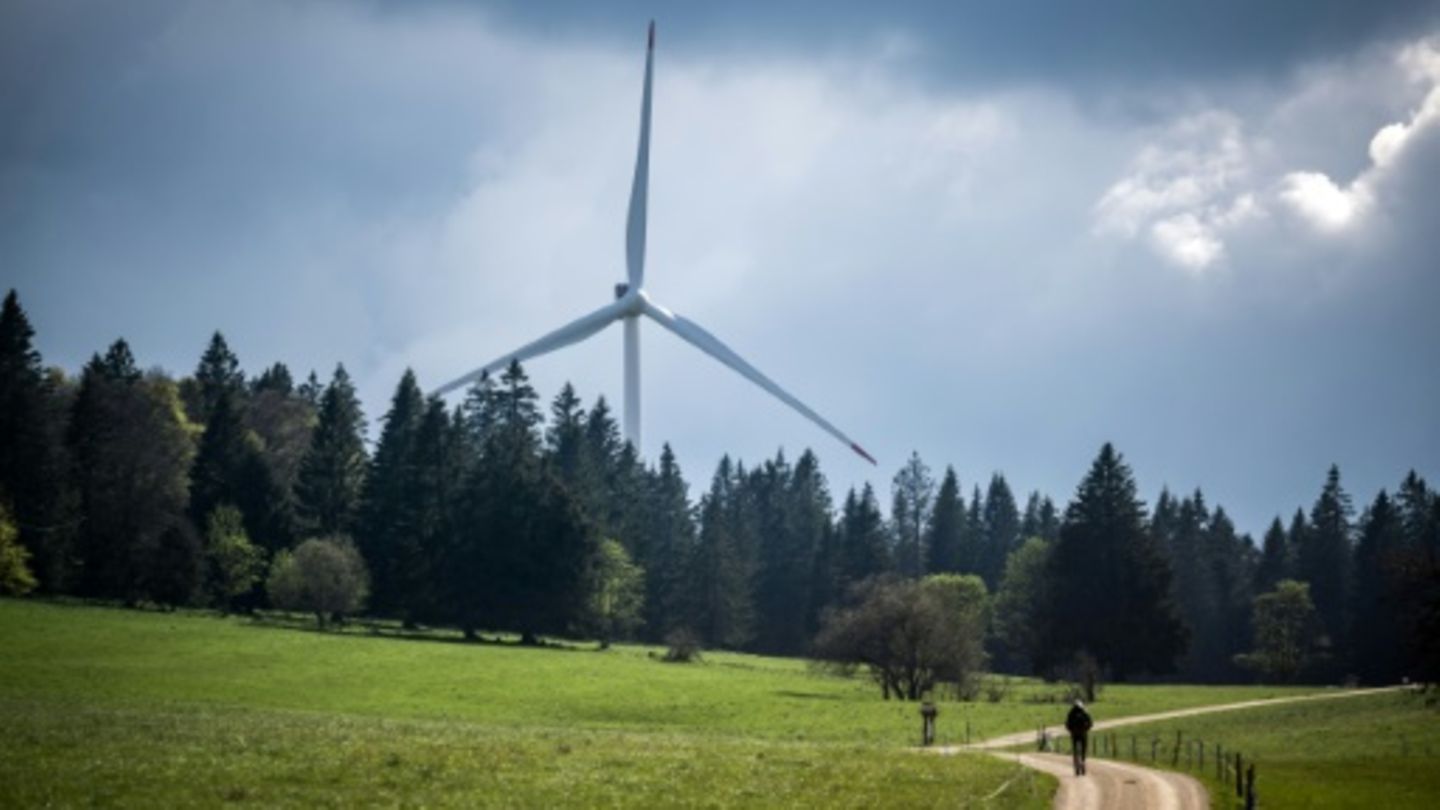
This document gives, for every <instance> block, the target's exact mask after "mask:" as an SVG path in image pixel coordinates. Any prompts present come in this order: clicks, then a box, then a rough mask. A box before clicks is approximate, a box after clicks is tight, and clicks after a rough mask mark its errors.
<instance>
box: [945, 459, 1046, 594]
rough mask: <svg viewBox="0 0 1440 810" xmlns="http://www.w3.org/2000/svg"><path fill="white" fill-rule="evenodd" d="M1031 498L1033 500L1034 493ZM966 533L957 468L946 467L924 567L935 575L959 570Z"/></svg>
mask: <svg viewBox="0 0 1440 810" xmlns="http://www.w3.org/2000/svg"><path fill="white" fill-rule="evenodd" d="M1031 500H1032V502H1033V501H1034V498H1033V496H1032V499H1031ZM964 534H965V499H964V496H962V495H961V494H960V482H959V479H958V478H956V476H955V468H954V467H946V468H945V477H944V478H943V479H941V481H940V489H939V491H938V492H936V494H935V508H934V509H932V510H931V511H930V523H929V525H928V526H927V527H926V529H925V570H927V571H929V572H931V573H935V574H950V573H959V572H960V544H961V542H962V541H963V539H964Z"/></svg>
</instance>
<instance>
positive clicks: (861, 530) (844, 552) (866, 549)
mask: <svg viewBox="0 0 1440 810" xmlns="http://www.w3.org/2000/svg"><path fill="white" fill-rule="evenodd" d="M837 531H838V533H839V539H838V541H837V546H838V547H839V564H838V565H837V566H836V572H837V576H836V580H837V581H836V592H837V594H838V595H839V596H840V598H842V599H845V598H847V597H848V596H849V595H850V590H851V588H852V587H853V586H854V585H856V584H858V583H860V582H863V581H864V580H866V579H869V578H871V577H873V576H876V575H878V574H883V573H886V572H888V571H890V570H892V564H891V560H890V551H889V549H890V542H889V539H888V538H887V537H886V532H885V520H884V517H883V516H881V514H880V505H879V504H878V503H877V502H876V500H875V490H874V489H872V488H871V487H870V484H868V483H867V484H865V486H864V487H863V488H862V489H861V491H860V494H859V495H856V494H855V490H853V489H852V490H850V492H849V494H847V495H846V496H845V505H844V507H843V508H842V509H841V513H840V526H839V528H838V529H837Z"/></svg>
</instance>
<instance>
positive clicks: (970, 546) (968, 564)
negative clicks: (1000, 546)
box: [960, 486, 985, 576]
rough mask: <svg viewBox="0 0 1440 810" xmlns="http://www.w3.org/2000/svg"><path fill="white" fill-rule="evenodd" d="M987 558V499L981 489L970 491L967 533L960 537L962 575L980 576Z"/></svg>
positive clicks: (966, 512)
mask: <svg viewBox="0 0 1440 810" xmlns="http://www.w3.org/2000/svg"><path fill="white" fill-rule="evenodd" d="M984 558H985V499H984V498H983V497H981V495H980V487H979V486H975V487H973V488H971V490H970V506H969V507H968V508H967V509H966V511H965V531H964V532H963V533H962V534H961V535H960V573H962V574H975V575H976V576H979V575H980V571H981V569H982V568H983V565H984V563H983V561H984Z"/></svg>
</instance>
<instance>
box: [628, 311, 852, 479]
mask: <svg viewBox="0 0 1440 810" xmlns="http://www.w3.org/2000/svg"><path fill="white" fill-rule="evenodd" d="M645 314H646V315H648V316H650V318H651V319H653V320H654V321H655V322H656V323H658V324H660V325H661V326H663V327H665V328H666V329H669V330H670V331H671V332H674V333H675V334H676V335H678V336H679V337H680V339H681V340H684V341H685V342H687V343H689V344H690V345H692V346H694V347H695V348H697V349H699V350H700V351H702V352H705V353H706V354H708V355H710V356H711V357H713V358H715V359H716V360H719V361H720V362H721V363H724V364H725V365H727V366H729V367H730V368H732V369H734V370H735V371H736V372H737V373H739V374H740V376H742V377H744V378H746V379H748V380H749V381H750V382H753V383H755V384H756V385H758V386H760V387H761V388H763V389H765V390H766V391H769V392H770V393H771V394H773V395H774V396H775V397H776V398H777V399H779V400H780V401H781V402H783V403H785V404H786V405H789V406H790V407H792V408H794V409H795V410H797V411H799V412H800V414H801V415H802V416H804V417H805V418H806V419H809V420H810V421H811V422H814V423H815V424H817V425H819V426H820V428H821V429H822V430H824V431H825V432H826V433H829V434H830V435H831V436H834V437H835V438H837V439H839V440H840V441H842V442H844V443H845V445H846V446H847V447H849V448H850V449H851V450H854V451H855V452H856V453H858V454H859V455H860V456H861V457H862V458H864V459H865V460H866V461H868V462H870V463H871V464H875V463H876V462H875V457H874V456H872V455H870V454H869V453H867V452H865V450H864V448H862V447H861V446H860V445H859V444H857V443H855V441H854V440H852V439H851V438H850V437H849V436H846V435H845V434H844V433H842V432H841V431H840V429H839V428H837V427H835V426H834V425H832V424H830V423H829V422H828V421H826V420H825V418H824V417H822V416H821V415H820V414H818V413H816V412H815V411H813V410H811V409H810V407H809V406H808V405H806V404H805V403H803V402H801V401H800V400H798V399H796V398H795V397H793V396H791V395H790V393H789V392H788V391H786V390H785V389H784V388H781V387H780V386H779V385H776V384H775V381H773V380H771V379H770V378H769V377H766V376H765V375H764V374H761V373H760V370H759V369H757V368H755V367H754V366H752V365H750V364H749V363H747V362H745V358H743V357H741V356H740V355H738V354H736V353H735V352H734V351H733V350H731V348H730V347H729V346H726V345H725V344H724V343H721V342H720V339H719V338H717V337H715V336H714V335H712V334H710V333H709V332H707V331H705V329H704V327H702V326H700V324H698V323H695V322H694V321H692V320H690V319H688V318H685V317H683V316H680V315H676V314H675V313H673V312H671V311H670V310H668V309H666V308H664V307H662V306H659V305H658V304H655V303H654V302H651V301H646V302H645Z"/></svg>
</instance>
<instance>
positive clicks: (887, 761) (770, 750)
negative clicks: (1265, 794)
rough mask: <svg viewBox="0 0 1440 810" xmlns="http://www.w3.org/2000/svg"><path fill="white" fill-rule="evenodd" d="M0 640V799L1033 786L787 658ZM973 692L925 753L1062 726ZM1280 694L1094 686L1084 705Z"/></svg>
mask: <svg viewBox="0 0 1440 810" xmlns="http://www.w3.org/2000/svg"><path fill="white" fill-rule="evenodd" d="M0 647H3V649H4V650H5V655H4V656H3V658H0V722H3V726H4V728H5V729H6V733H5V734H4V735H3V736H0V805H34V804H44V803H51V804H61V805H68V804H101V805H110V806H136V805H146V804H150V805H153V804H155V803H157V802H160V803H168V804H187V805H197V804H199V805H204V804H223V803H228V802H241V803H254V804H264V805H275V804H306V805H313V804H321V805H335V806H339V805H350V804H354V803H357V802H375V803H382V804H396V803H403V804H426V805H471V806H473V805H485V804H493V805H512V806H513V805H516V804H522V805H532V806H533V805H541V804H554V803H556V802H558V801H561V800H564V801H568V802H572V803H582V804H585V805H602V806H619V805H625V806H631V805H635V806H644V805H654V804H671V805H673V804H689V805H695V806H725V805H733V804H747V805H759V806H767V805H768V806H780V805H795V804H807V805H822V804H823V805H827V806H860V805H867V806H874V805H877V804H879V805H890V806H899V805H906V806H954V805H955V804H960V803H964V802H965V801H968V800H975V799H978V798H979V797H984V796H988V795H992V794H994V795H995V798H994V801H995V802H997V803H999V804H1001V805H1004V806H1014V807H1026V806H1034V807H1041V806H1046V805H1047V804H1048V801H1049V797H1050V795H1051V794H1052V793H1053V790H1054V783H1053V781H1051V780H1048V779H1047V778H1045V777H1042V776H1037V775H1031V774H1030V773H1029V772H1026V771H1021V770H1019V769H1017V768H1016V766H1013V765H1010V764H1007V763H1004V762H1000V761H998V760H994V759H992V758H989V757H986V756H983V755H964V756H960V757H945V758H938V757H919V756H915V755H914V753H913V752H912V751H910V750H909V748H910V747H911V746H913V745H914V744H915V743H916V742H917V739H916V738H917V736H918V732H919V718H918V715H917V712H916V706H915V705H914V704H904V703H898V702H886V701H883V700H881V699H880V697H879V695H878V690H877V689H876V688H875V687H874V686H873V685H872V684H871V683H870V682H868V681H867V680H865V679H863V678H858V677H857V678H846V677H839V676H836V675H833V674H826V673H823V672H819V671H816V670H814V669H812V668H811V667H809V666H808V665H807V664H806V663H805V662H803V661H798V660H794V659H779V658H766V657H761V656H752V655H741V654H733V653H719V652H715V653H706V654H705V655H704V657H703V659H702V660H701V661H700V662H698V663H692V664H672V663H665V662H663V661H661V660H659V659H658V654H657V651H656V650H655V649H654V648H647V647H643V646H627V645H617V646H615V647H612V648H611V649H609V650H604V651H601V650H598V649H596V647H595V645H593V644H572V645H568V646H563V647H561V646H557V647H550V648H539V649H537V648H525V647H520V646H517V645H512V644H494V643H492V644H465V643H461V642H460V640H459V639H458V637H456V636H453V635H449V634H445V633H431V634H426V635H424V636H422V637H419V638H397V637H392V636H391V635H390V633H389V632H388V631H386V630H384V629H383V628H367V627H362V626H354V625H352V626H351V627H350V628H349V629H348V630H347V631H346V632H342V633H319V632H315V631H313V630H310V629H308V628H305V627H304V626H303V625H299V624H297V625H290V624H287V623H285V622H283V621H276V620H267V621H263V622H257V621H255V620H253V619H250V618H245V617H218V616H215V615H213V614H204V613H185V612H177V613H159V612H143V611H133V610H120V609H115V608H106V607H91V606H80V605H69V604H63V605H62V604H54V603H46V602H40V601H25V600H0ZM995 686H996V689H997V695H996V696H997V697H998V698H999V699H998V700H996V702H989V701H988V700H986V699H983V698H982V699H981V700H979V701H976V702H971V703H959V702H944V703H942V704H941V716H940V723H939V732H940V733H939V742H941V743H946V742H958V741H962V740H963V738H964V736H965V730H966V727H967V725H968V727H969V733H970V735H971V736H972V738H976V739H978V738H980V737H983V736H993V735H997V734H1001V733H1004V732H1009V731H1019V730H1024V729H1028V728H1033V727H1035V726H1036V725H1038V724H1040V723H1042V722H1050V723H1053V722H1056V721H1057V720H1058V718H1059V717H1060V716H1062V715H1063V705H1062V704H1060V703H1058V702H1054V701H1058V700H1059V698H1060V696H1061V694H1060V693H1061V690H1062V687H1059V686H1057V685H1045V684H1041V683H1038V682H1034V681H1022V680H1018V679H1017V680H1014V681H1009V682H1006V683H1005V684H1004V686H1003V689H1002V684H1001V683H996V684H995ZM1001 691H1003V695H1000V694H999V692H1001ZM1295 691H1303V690H1283V689H1274V688H1268V687H1217V688H1212V687H1186V686H1166V687H1156V686H1124V685H1115V686H1110V687H1108V688H1107V689H1106V691H1105V693H1104V695H1103V696H1102V700H1101V701H1100V703H1099V704H1098V705H1097V706H1096V711H1097V714H1099V715H1102V716H1105V717H1119V716H1124V715H1128V714H1139V713H1146V712H1151V711H1160V710H1164V709H1169V708H1179V707H1183V706H1194V705H1205V704H1210V703H1222V702H1228V701H1233V700H1243V699H1251V698H1256V697H1264V696H1273V695H1279V694H1286V693H1293V692H1295ZM1047 701H1048V702H1047ZM997 791H998V793H997Z"/></svg>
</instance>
